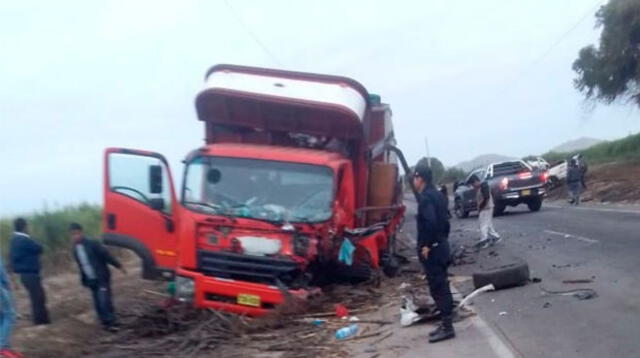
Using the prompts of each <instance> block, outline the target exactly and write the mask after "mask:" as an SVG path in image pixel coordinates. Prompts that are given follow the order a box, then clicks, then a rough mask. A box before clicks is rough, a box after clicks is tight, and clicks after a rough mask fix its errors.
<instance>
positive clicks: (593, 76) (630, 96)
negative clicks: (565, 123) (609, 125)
mask: <svg viewBox="0 0 640 358" xmlns="http://www.w3.org/2000/svg"><path fill="white" fill-rule="evenodd" d="M596 26H598V27H601V28H602V34H601V35H600V43H599V44H598V45H597V47H596V46H593V45H591V46H587V47H585V48H583V49H582V50H580V53H579V55H578V59H577V60H576V61H575V62H574V63H573V70H574V71H575V72H576V73H577V78H576V79H575V80H574V85H575V87H576V88H577V89H578V90H579V91H580V92H582V93H583V94H584V95H585V96H586V97H587V98H594V99H596V100H599V101H601V102H604V103H611V102H614V101H616V100H620V99H621V100H629V101H630V102H631V103H634V104H635V105H637V106H640V81H639V77H638V73H639V71H640V61H638V58H639V57H640V36H638V34H640V1H637V0H609V2H608V3H607V4H606V5H604V6H602V7H601V8H600V10H599V11H598V13H597V14H596Z"/></svg>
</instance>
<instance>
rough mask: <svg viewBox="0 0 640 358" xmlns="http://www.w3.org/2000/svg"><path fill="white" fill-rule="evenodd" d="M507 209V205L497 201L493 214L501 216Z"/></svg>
mask: <svg viewBox="0 0 640 358" xmlns="http://www.w3.org/2000/svg"><path fill="white" fill-rule="evenodd" d="M506 209H507V206H506V205H504V204H501V203H495V206H494V207H493V216H501V215H503V214H504V211H505V210H506Z"/></svg>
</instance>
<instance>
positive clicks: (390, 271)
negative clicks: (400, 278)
mask: <svg viewBox="0 0 640 358" xmlns="http://www.w3.org/2000/svg"><path fill="white" fill-rule="evenodd" d="M380 263H381V264H382V272H384V274H385V276H387V277H396V276H397V275H398V272H400V261H398V258H396V256H395V255H392V254H390V253H389V252H388V251H384V252H381V253H380Z"/></svg>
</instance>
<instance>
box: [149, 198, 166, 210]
mask: <svg viewBox="0 0 640 358" xmlns="http://www.w3.org/2000/svg"><path fill="white" fill-rule="evenodd" d="M149 207H151V209H153V210H157V211H162V210H164V199H162V198H154V199H149Z"/></svg>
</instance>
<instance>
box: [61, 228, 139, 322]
mask: <svg viewBox="0 0 640 358" xmlns="http://www.w3.org/2000/svg"><path fill="white" fill-rule="evenodd" d="M69 231H70V234H71V238H72V239H73V256H74V257H75V259H76V262H77V263H78V268H79V270H80V278H81V280H82V285H83V286H85V287H87V288H89V289H90V290H91V293H92V295H93V304H94V307H95V310H96V314H97V315H98V318H99V319H100V321H101V323H102V326H103V327H104V329H105V330H107V331H110V332H115V331H117V330H118V328H117V325H116V315H115V311H114V309H113V302H112V298H111V272H110V270H109V266H108V265H111V266H114V267H116V268H118V269H120V271H122V273H124V274H126V273H127V271H126V270H125V268H124V267H123V266H122V265H121V264H120V262H119V261H118V260H116V258H115V257H113V256H112V255H111V254H110V253H109V251H107V249H106V248H105V247H104V246H102V244H101V243H99V242H97V241H95V240H90V239H88V238H86V237H85V236H84V232H83V230H82V226H81V225H80V224H77V223H72V224H71V225H69Z"/></svg>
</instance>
